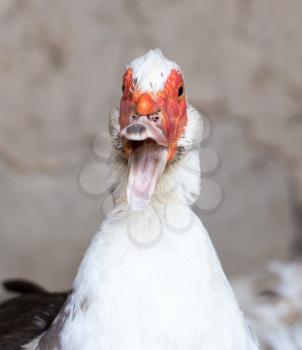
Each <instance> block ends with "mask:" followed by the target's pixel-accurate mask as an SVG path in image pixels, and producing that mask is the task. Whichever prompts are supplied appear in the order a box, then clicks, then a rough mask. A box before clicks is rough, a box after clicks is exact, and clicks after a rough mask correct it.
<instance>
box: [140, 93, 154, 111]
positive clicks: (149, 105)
mask: <svg viewBox="0 0 302 350" xmlns="http://www.w3.org/2000/svg"><path fill="white" fill-rule="evenodd" d="M136 112H137V113H138V114H139V115H149V114H152V113H154V112H155V102H154V101H153V99H152V97H151V96H150V95H149V94H142V95H140V97H139V98H138V101H137V104H136Z"/></svg>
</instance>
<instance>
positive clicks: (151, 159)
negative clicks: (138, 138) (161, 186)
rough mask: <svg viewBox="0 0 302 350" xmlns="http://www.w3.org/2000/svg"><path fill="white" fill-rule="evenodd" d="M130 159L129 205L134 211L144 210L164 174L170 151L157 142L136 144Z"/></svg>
mask: <svg viewBox="0 0 302 350" xmlns="http://www.w3.org/2000/svg"><path fill="white" fill-rule="evenodd" d="M134 146H135V147H133V151H132V153H131V155H130V157H129V166H130V170H129V178H128V186H127V199H128V203H129V205H130V206H131V208H132V209H133V210H138V211H139V210H142V209H143V208H144V207H145V206H146V205H147V204H148V203H149V202H150V199H151V197H152V195H153V194H154V191H155V189H156V185H157V183H158V180H159V178H160V177H161V175H162V174H163V172H164V169H165V165H166V162H167V154H168V150H167V148H166V147H163V146H160V145H158V144H157V143H155V142H148V140H147V142H137V143H136V142H135V145H134Z"/></svg>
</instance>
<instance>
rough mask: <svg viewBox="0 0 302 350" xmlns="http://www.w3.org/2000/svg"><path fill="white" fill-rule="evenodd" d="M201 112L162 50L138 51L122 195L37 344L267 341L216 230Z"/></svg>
mask: <svg viewBox="0 0 302 350" xmlns="http://www.w3.org/2000/svg"><path fill="white" fill-rule="evenodd" d="M202 129H203V126H202V121H201V118H200V115H199V113H198V112H197V111H196V110H195V109H194V108H193V107H191V106H190V105H188V104H187V101H186V96H185V89H184V81H183V75H182V73H181V71H180V68H179V67H178V65H176V64H175V63H174V62H172V61H169V60H167V59H166V58H165V57H164V56H163V54H162V53H161V51H160V50H158V49H157V50H151V51H149V52H148V53H147V54H145V55H144V56H142V57H140V58H138V59H135V60H133V61H132V62H131V63H130V64H129V65H128V66H127V67H126V72H125V74H124V77H123V95H122V98H121V102H120V108H119V109H118V110H115V111H114V112H113V114H112V115H111V118H110V133H111V136H112V141H113V145H114V148H115V150H114V154H113V158H112V163H111V169H110V177H109V182H110V185H111V188H112V194H113V197H114V200H115V207H114V209H113V210H112V211H111V212H110V213H109V214H108V216H107V218H106V219H105V221H104V222H103V224H102V226H101V229H100V231H99V232H98V233H97V234H96V236H95V237H94V239H93V241H92V243H91V245H90V247H89V248H88V250H87V252H86V254H85V257H84V259H83V261H82V263H81V265H80V268H79V271H78V273H77V276H76V278H75V281H74V283H73V287H72V290H71V292H70V294H69V296H68V298H67V300H66V302H65V304H64V306H63V307H62V309H61V311H60V312H59V314H58V316H57V317H56V318H55V320H54V322H53V324H52V326H51V327H50V328H49V329H48V330H46V331H45V332H44V333H43V334H42V335H40V336H39V337H37V338H36V339H34V340H33V341H32V342H30V343H29V344H27V345H26V346H25V347H24V348H25V349H36V350H54V349H58V350H99V349H102V350H120V349H121V350H201V349H203V350H255V349H259V348H258V345H257V342H256V340H255V339H254V338H253V336H252V335H251V333H250V331H249V328H248V326H247V324H246V322H245V320H244V317H243V315H242V312H241V310H240V308H239V306H238V303H237V301H236V298H235V297H234V294H233V291H232V289H231V287H230V285H229V283H228V281H227V279H226V276H225V274H224V272H223V270H222V268H221V265H220V262H219V259H218V257H217V254H216V252H215V249H214V248H213V246H212V244H211V241H210V239H209V236H208V233H207V231H206V229H205V228H204V226H203V225H202V223H201V221H200V220H199V218H198V217H197V216H196V215H195V214H194V212H193V211H192V209H191V208H190V206H191V205H192V204H193V203H194V201H195V200H196V197H197V196H198V195H199V191H200V170H199V156H198V152H199V149H198V148H199V142H200V140H201V135H202Z"/></svg>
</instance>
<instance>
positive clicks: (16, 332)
mask: <svg viewBox="0 0 302 350" xmlns="http://www.w3.org/2000/svg"><path fill="white" fill-rule="evenodd" d="M12 282H13V281H10V282H9V283H8V284H7V283H5V285H6V288H7V289H8V290H11V291H14V292H24V293H25V294H23V295H21V296H18V297H15V298H12V299H9V300H7V301H5V302H4V303H2V304H0V349H1V350H20V349H21V346H23V345H24V344H27V343H29V342H30V341H32V340H33V339H34V338H36V337H37V336H39V335H40V334H41V333H43V332H45V331H46V330H47V329H49V327H50V326H51V324H52V322H53V320H54V318H55V317H56V316H57V315H58V313H59V311H60V309H61V307H62V305H63V304H64V302H65V301H66V298H67V295H68V293H48V292H46V291H45V290H44V289H43V288H41V287H39V286H36V285H35V284H33V283H31V282H27V281H22V283H20V281H18V283H17V281H14V282H13V283H12Z"/></svg>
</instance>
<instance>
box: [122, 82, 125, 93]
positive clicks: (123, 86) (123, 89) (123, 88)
mask: <svg viewBox="0 0 302 350" xmlns="http://www.w3.org/2000/svg"><path fill="white" fill-rule="evenodd" d="M122 91H123V92H124V91H125V85H124V84H123V85H122Z"/></svg>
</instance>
